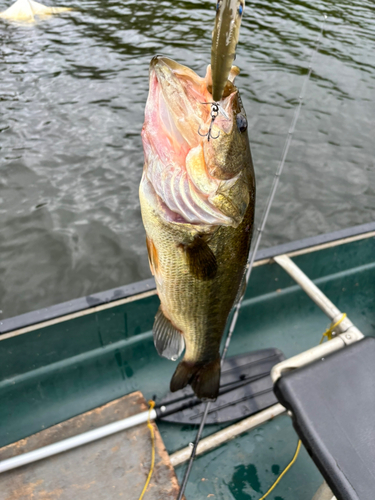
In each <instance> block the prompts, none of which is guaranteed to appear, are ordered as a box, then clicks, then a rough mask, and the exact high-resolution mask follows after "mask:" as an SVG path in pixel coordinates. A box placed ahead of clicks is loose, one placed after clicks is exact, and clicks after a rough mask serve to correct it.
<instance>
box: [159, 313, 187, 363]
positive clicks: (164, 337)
mask: <svg viewBox="0 0 375 500" xmlns="http://www.w3.org/2000/svg"><path fill="white" fill-rule="evenodd" d="M152 331H153V334H154V344H155V347H156V350H157V351H158V354H159V356H163V357H164V358H167V359H171V360H172V361H176V360H177V358H178V357H179V356H180V355H181V353H182V351H183V350H184V348H185V341H184V337H183V336H182V333H181V332H180V330H177V328H175V327H174V326H173V325H172V323H171V321H170V320H169V319H168V318H167V317H166V316H165V315H164V313H163V311H162V310H161V307H159V310H158V312H157V313H156V316H155V322H154V327H153V329H152Z"/></svg>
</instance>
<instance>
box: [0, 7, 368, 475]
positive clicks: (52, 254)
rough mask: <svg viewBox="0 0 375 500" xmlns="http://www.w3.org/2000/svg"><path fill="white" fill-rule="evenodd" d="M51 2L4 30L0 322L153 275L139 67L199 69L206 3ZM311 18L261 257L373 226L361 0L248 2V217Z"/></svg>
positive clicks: (208, 27) (208, 18)
mask: <svg viewBox="0 0 375 500" xmlns="http://www.w3.org/2000/svg"><path fill="white" fill-rule="evenodd" d="M46 1H48V0H46ZM54 5H57V3H55V4H54ZM59 5H62V3H59ZM63 5H65V6H71V7H74V8H75V9H77V11H76V12H74V13H71V14H65V15H64V16H61V17H55V18H53V19H49V20H46V21H40V22H38V23H37V24H34V25H28V26H26V25H14V24H8V23H5V22H3V21H0V38H1V46H0V71H1V73H0V75H1V76H0V82H1V84H0V160H1V164H0V303H1V305H0V309H1V310H2V315H0V318H5V317H9V316H13V315H16V314H20V313H23V312H26V311H30V310H33V309H38V308H41V307H45V306H48V305H51V304H54V303H57V302H61V301H65V300H69V299H71V298H74V297H79V296H82V295H87V294H90V293H93V292H98V291H101V290H105V289H108V288H113V287H116V286H119V285H123V284H126V283H130V282H133V281H137V280H140V279H144V278H147V277H148V276H149V268H148V264H147V256H146V247H145V243H144V231H143V227H142V223H141V216H140V209H139V201H138V184H139V181H140V178H141V172H142V164H143V150H142V145H141V138H140V131H141V127H142V122H143V111H144V106H145V101H146V97H147V91H148V64H149V61H150V59H151V57H152V56H153V55H155V54H164V55H168V56H170V57H172V58H173V59H176V60H177V61H179V62H182V63H184V64H187V65H188V66H191V67H192V68H193V69H194V70H196V71H197V72H199V73H200V74H203V73H204V72H205V66H206V65H207V64H208V62H209V58H210V37H211V31H212V26H213V17H214V9H215V2H213V1H212V2H211V1H210V2H205V1H196V0H192V1H182V0H181V1H175V0H174V1H172V0H165V1H155V0H149V1H147V2H146V1H144V0H137V1H134V0H130V1H124V2H118V1H117V0H114V1H111V0H110V1H108V2H104V1H100V0H93V1H91V2H90V1H87V0H85V1H79V2H78V1H77V0H66V1H65V3H64V4H63ZM8 6H9V3H8V2H5V0H0V10H5V8H7V7H8ZM323 13H326V14H327V15H328V19H327V24H326V29H325V35H324V38H323V39H322V46H321V50H320V53H319V54H318V55H317V56H316V58H315V62H314V72H313V75H312V78H311V81H310V83H309V86H308V88H307V94H306V100H305V104H304V106H303V108H302V112H301V116H300V120H299V122H298V125H297V130H296V133H295V136H294V140H293V143H292V147H291V149H290V154H289V156H288V161H287V163H286V166H285V171H284V174H283V177H282V180H281V184H280V187H279V191H278V194H277V196H276V199H275V204H274V207H273V209H272V211H271V214H270V218H269V222H268V225H267V229H266V234H265V236H264V239H263V242H262V246H270V245H274V244H277V243H283V242H287V241H291V240H295V239H300V238H302V237H306V236H311V235H315V234H320V233H324V232H328V231H333V230H336V229H341V228H345V227H349V226H352V225H356V224H361V223H364V222H369V221H372V220H375V169H374V156H375V102H374V101H375V55H374V54H375V21H374V14H375V7H374V3H373V1H372V0H371V1H370V0H364V1H359V0H354V1H350V2H349V1H343V0H341V1H338V2H336V1H333V0H324V1H323V0H318V1H315V2H307V1H305V2H304V1H294V2H293V1H288V0H284V1H283V0H279V1H264V0H261V1H252V2H250V1H248V2H247V6H246V10H245V16H244V19H243V24H242V29H241V38H240V44H239V47H238V52H237V61H236V62H237V64H238V65H239V66H240V67H241V69H242V73H241V75H240V77H239V78H238V80H237V84H238V86H239V88H240V89H241V93H242V97H243V101H244V104H245V108H246V110H247V113H248V118H249V134H250V139H251V144H252V151H253V157H254V163H255V168H256V174H257V182H258V217H259V215H260V213H261V212H262V208H263V207H264V204H265V200H266V198H267V195H268V191H269V189H270V186H271V182H272V174H273V172H274V170H275V168H276V166H277V163H278V160H279V158H280V154H281V151H282V146H283V143H284V141H285V138H286V135H287V132H288V128H289V125H290V122H291V119H292V116H293V107H294V106H295V104H296V102H297V98H298V96H299V92H300V88H301V86H302V83H303V78H304V75H305V74H306V67H307V63H308V59H309V56H310V54H311V50H312V47H313V46H314V43H315V40H316V37H317V35H318V33H319V29H320V24H321V21H322V17H323ZM249 471H250V469H249V470H246V471H245V470H244V471H241V470H238V474H242V473H243V474H245V475H246V474H247V475H249V474H250V472H251V471H250V472H249ZM254 484H255V483H254Z"/></svg>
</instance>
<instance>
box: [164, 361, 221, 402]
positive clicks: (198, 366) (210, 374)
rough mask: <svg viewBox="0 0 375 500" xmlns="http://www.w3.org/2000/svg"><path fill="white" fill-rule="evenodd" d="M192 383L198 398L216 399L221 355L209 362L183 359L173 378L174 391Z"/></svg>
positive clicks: (172, 388)
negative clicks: (192, 361) (194, 361)
mask: <svg viewBox="0 0 375 500" xmlns="http://www.w3.org/2000/svg"><path fill="white" fill-rule="evenodd" d="M187 384H190V385H191V387H192V388H193V391H194V392H195V395H196V396H197V398H199V399H202V400H206V401H215V399H216V398H217V396H218V393H219V386H220V357H219V356H218V357H217V358H216V359H215V360H214V361H210V362H208V363H204V364H203V363H191V362H189V361H184V360H182V361H181V363H179V365H178V366H177V368H176V371H175V372H174V375H173V377H172V380H171V385H170V389H171V391H172V392H175V391H178V390H179V389H183V388H184V387H186V386H187Z"/></svg>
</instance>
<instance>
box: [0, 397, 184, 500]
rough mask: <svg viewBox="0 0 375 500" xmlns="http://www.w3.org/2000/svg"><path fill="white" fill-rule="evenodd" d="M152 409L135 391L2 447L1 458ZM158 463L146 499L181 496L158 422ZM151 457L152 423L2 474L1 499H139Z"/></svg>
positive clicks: (156, 458) (156, 439) (156, 449)
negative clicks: (148, 407)
mask: <svg viewBox="0 0 375 500" xmlns="http://www.w3.org/2000/svg"><path fill="white" fill-rule="evenodd" d="M145 410H147V404H146V401H145V399H144V398H143V396H142V394H141V393H140V392H134V393H133V394H129V395H127V396H124V397H122V398H120V399H117V400H115V401H112V402H110V403H108V404H106V405H104V406H101V407H99V408H96V409H94V410H92V411H88V412H86V413H83V414H81V415H78V416H76V417H73V418H71V419H69V420H66V421H65V422H62V423H60V424H57V425H54V426H53V427H50V428H49V429H46V430H44V431H41V432H38V433H37V434H34V435H32V436H29V437H28V438H26V439H22V440H21V441H17V442H16V443H13V444H10V445H8V446H5V447H4V448H1V449H0V460H5V459H7V458H11V457H14V456H16V455H20V454H21V453H26V452H29V451H33V450H35V449H37V448H40V447H42V446H47V445H49V444H52V443H55V442H57V441H60V440H62V439H66V438H69V437H72V436H75V435H77V434H80V433H82V432H86V431H89V430H92V429H95V428H97V427H100V426H103V425H106V424H109V423H112V422H114V421H116V420H121V419H123V418H126V417H130V416H132V415H135V414H137V413H140V412H142V411H145ZM152 425H153V427H154V433H155V468H154V472H153V475H152V479H151V482H150V484H149V486H148V488H147V492H146V494H145V496H144V497H143V498H144V500H152V499H154V500H155V499H158V498H160V499H161V498H162V499H165V500H168V499H175V498H176V496H177V491H178V484H177V479H176V476H175V473H174V470H173V467H172V465H171V463H170V461H169V457H168V453H167V451H166V449H165V447H164V444H163V440H162V438H161V436H160V433H159V431H158V429H157V426H156V425H155V423H153V424H152ZM150 463H151V438H150V431H149V429H148V427H147V424H141V425H138V426H136V427H134V428H132V429H128V430H125V431H122V432H119V433H117V434H113V435H111V436H107V437H105V438H102V439H100V440H99V441H94V442H92V443H89V444H86V445H85V446H80V447H79V448H75V449H73V450H69V451H67V452H65V453H61V454H59V455H55V456H53V457H50V458H48V459H46V460H41V461H39V462H34V463H32V464H29V465H25V466H23V467H21V468H19V469H14V470H11V471H8V472H4V473H3V474H1V475H0V500H30V498H33V499H35V500H55V499H58V500H72V499H78V498H79V500H114V499H116V498H119V499H120V498H122V499H124V500H138V498H139V496H140V494H141V492H142V489H143V487H144V485H145V482H146V479H147V476H148V473H149V470H150Z"/></svg>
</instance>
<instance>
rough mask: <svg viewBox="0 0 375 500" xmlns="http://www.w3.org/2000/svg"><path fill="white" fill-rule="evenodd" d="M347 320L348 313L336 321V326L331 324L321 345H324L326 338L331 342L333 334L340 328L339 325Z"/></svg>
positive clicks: (324, 334)
mask: <svg viewBox="0 0 375 500" xmlns="http://www.w3.org/2000/svg"><path fill="white" fill-rule="evenodd" d="M345 318H346V313H343V315H342V316H341V318H340V319H339V320H338V321H336V323H335V324H334V325H333V324H332V323H331V324H330V326H329V328H327V330H326V331H325V332H324V333H323V336H322V339H321V341H320V342H319V344H322V343H323V340H324V337H327V339H328V340H331V339H332V333H333V332H334V330H335V328H336V327H337V326H339V324H340V323H341V321H343V320H344V319H345Z"/></svg>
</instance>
